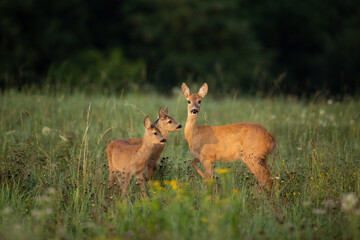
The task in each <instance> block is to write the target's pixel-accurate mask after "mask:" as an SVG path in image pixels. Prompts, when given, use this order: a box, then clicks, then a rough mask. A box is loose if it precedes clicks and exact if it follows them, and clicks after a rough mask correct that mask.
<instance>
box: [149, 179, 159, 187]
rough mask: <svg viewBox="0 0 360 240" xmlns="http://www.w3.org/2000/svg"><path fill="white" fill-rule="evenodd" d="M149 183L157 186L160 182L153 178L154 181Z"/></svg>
mask: <svg viewBox="0 0 360 240" xmlns="http://www.w3.org/2000/svg"><path fill="white" fill-rule="evenodd" d="M151 185H153V186H154V187H158V186H160V182H159V181H157V180H155V181H152V182H151Z"/></svg>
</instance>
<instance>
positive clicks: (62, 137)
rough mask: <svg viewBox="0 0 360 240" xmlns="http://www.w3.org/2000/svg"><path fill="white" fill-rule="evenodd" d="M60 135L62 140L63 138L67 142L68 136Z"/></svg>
mask: <svg viewBox="0 0 360 240" xmlns="http://www.w3.org/2000/svg"><path fill="white" fill-rule="evenodd" d="M59 137H60V138H61V140H63V141H64V142H67V141H68V140H67V138H66V137H64V136H63V135H59Z"/></svg>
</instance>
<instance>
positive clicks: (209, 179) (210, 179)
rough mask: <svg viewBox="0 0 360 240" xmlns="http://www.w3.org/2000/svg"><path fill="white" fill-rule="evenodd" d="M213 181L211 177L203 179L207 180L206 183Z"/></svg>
mask: <svg viewBox="0 0 360 240" xmlns="http://www.w3.org/2000/svg"><path fill="white" fill-rule="evenodd" d="M214 181H215V179H213V178H207V179H205V182H207V183H213V182H214Z"/></svg>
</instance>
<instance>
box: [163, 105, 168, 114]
mask: <svg viewBox="0 0 360 240" xmlns="http://www.w3.org/2000/svg"><path fill="white" fill-rule="evenodd" d="M164 113H165V114H166V115H167V114H168V113H169V112H168V107H167V106H165V107H164Z"/></svg>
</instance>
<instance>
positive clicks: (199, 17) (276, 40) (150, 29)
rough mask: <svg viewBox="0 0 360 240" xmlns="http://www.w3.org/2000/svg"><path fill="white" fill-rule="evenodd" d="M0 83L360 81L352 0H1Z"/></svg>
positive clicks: (357, 20) (289, 85)
mask: <svg viewBox="0 0 360 240" xmlns="http://www.w3.org/2000/svg"><path fill="white" fill-rule="evenodd" d="M0 15H1V18H0V52H1V54H0V87H1V88H2V89H5V88H11V87H18V88H22V87H24V86H26V85H34V84H35V85H37V86H44V85H45V84H50V85H51V86H54V85H55V86H57V87H63V88H64V87H66V88H73V87H76V88H80V89H83V90H91V91H93V90H94V89H96V90H97V91H98V90H100V91H105V92H108V91H115V92H120V91H122V89H123V88H132V89H136V88H138V87H139V86H143V84H152V85H153V86H155V87H156V88H157V89H158V90H161V92H169V90H168V89H169V88H171V87H173V86H178V85H179V84H178V83H179V82H182V81H193V82H199V83H200V82H204V81H206V82H208V83H209V84H211V86H213V87H214V88H215V87H216V89H217V91H218V93H224V92H231V91H233V92H235V91H236V92H238V91H241V92H249V93H255V92H257V93H268V94H274V93H278V92H283V93H291V94H300V95H304V94H305V95H308V94H313V93H316V92H318V91H323V93H324V94H328V93H330V94H344V93H350V94H354V93H357V92H358V91H359V89H360V86H359V84H360V83H359V81H358V80H359V78H360V70H359V67H358V66H359V65H360V57H359V56H360V52H359V51H360V50H359V49H360V48H359V47H358V43H359V42H360V28H359V27H358V26H359V25H360V4H358V2H357V1H355V0H347V1H330V2H329V1H325V0H306V1H301V2H292V1H286V0H279V1H275V2H274V1H269V0H258V1H251V0H240V1H235V0H224V1H215V0H210V1H209V0H208V1H206V0H200V1H190V0H156V1H145V0H131V1H130V0H127V1H114V0H111V1H96V0H87V1H85V0H64V1H60V2H59V1H58V2H49V1H44V0H28V1H20V0H3V1H1V3H0Z"/></svg>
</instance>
